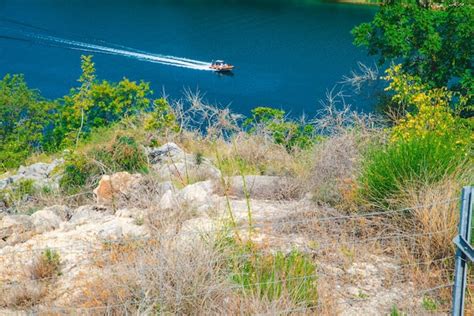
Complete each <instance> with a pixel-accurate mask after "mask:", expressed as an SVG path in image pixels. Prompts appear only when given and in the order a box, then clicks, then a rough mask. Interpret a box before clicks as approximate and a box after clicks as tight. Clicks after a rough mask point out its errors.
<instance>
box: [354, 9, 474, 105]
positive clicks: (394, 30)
mask: <svg viewBox="0 0 474 316" xmlns="http://www.w3.org/2000/svg"><path fill="white" fill-rule="evenodd" d="M434 3H435V2H434V1H429V0H423V1H401V0H391V1H387V2H386V3H385V4H384V5H382V6H381V8H380V10H379V11H378V13H377V14H376V15H375V17H374V19H373V20H372V21H371V22H369V23H363V24H361V25H359V26H357V27H355V28H354V29H353V30H352V34H353V36H354V43H355V44H356V45H358V46H365V47H367V48H368V52H369V54H371V55H378V56H379V63H380V64H384V63H385V62H387V61H397V62H401V63H402V65H403V69H404V71H406V72H407V73H409V74H412V75H416V76H419V77H420V79H421V80H422V81H423V82H424V83H426V84H428V85H429V86H430V87H432V88H435V87H438V88H439V87H443V86H446V87H449V88H450V89H451V90H453V91H458V92H460V93H461V94H462V95H463V96H465V97H466V98H469V101H468V102H466V106H468V105H471V106H472V93H473V74H472V69H473V60H474V56H473V52H474V7H473V6H472V4H469V3H468V2H467V1H465V3H463V1H443V3H441V4H437V5H435V4H434Z"/></svg>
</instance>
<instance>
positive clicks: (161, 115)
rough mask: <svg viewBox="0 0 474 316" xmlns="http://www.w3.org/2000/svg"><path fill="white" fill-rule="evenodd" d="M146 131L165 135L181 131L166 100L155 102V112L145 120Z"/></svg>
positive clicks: (161, 99)
mask: <svg viewBox="0 0 474 316" xmlns="http://www.w3.org/2000/svg"><path fill="white" fill-rule="evenodd" d="M145 130H147V131H159V132H161V133H163V134H166V133H167V132H178V131H179V126H178V124H177V121H176V115H175V113H174V112H173V109H172V108H171V106H170V105H169V103H168V101H166V99H164V98H160V99H157V100H155V101H153V110H152V112H151V113H150V114H149V115H148V117H147V118H146V119H145Z"/></svg>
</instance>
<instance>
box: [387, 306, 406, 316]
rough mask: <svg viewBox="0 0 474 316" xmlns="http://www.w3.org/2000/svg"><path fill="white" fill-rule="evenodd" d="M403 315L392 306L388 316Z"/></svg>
mask: <svg viewBox="0 0 474 316" xmlns="http://www.w3.org/2000/svg"><path fill="white" fill-rule="evenodd" d="M404 315H405V314H404V313H403V312H401V311H400V310H399V309H398V307H397V306H396V305H393V306H392V309H391V310H390V316H404Z"/></svg>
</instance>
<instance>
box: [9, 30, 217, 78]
mask: <svg viewBox="0 0 474 316" xmlns="http://www.w3.org/2000/svg"><path fill="white" fill-rule="evenodd" d="M21 33H22V35H23V36H24V37H26V38H28V39H30V40H32V41H33V42H40V43H42V44H47V45H53V46H59V47H63V48H67V49H73V50H79V51H84V52H93V53H100V54H109V55H117V56H123V57H128V58H133V59H137V60H141V61H145V62H151V63H158V64H163V65H169V66H175V67H182V68H188V69H194V70H203V71H212V69H210V68H209V66H210V65H211V63H210V62H205V61H199V60H193V59H189V58H183V57H176V56H168V55H161V54H154V53H150V52H145V51H140V50H136V49H133V48H130V47H126V46H119V45H115V44H110V43H105V44H94V43H87V42H81V41H76V40H70V39H66V38H61V37H57V36H52V35H43V34H39V33H32V32H21ZM0 37H2V38H4V39H13V37H7V36H0ZM16 39H18V40H26V39H24V38H23V39H22V38H16ZM114 46H115V47H114Z"/></svg>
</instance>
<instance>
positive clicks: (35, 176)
mask: <svg viewBox="0 0 474 316" xmlns="http://www.w3.org/2000/svg"><path fill="white" fill-rule="evenodd" d="M63 162H64V160H63V159H55V160H54V161H53V162H51V163H44V162H38V163H35V164H32V165H29V166H27V167H24V166H21V167H20V168H19V169H18V171H17V173H16V174H14V175H12V176H8V177H6V178H4V179H1V180H0V190H3V189H5V188H7V187H8V186H9V185H11V184H14V183H16V182H19V181H23V180H32V181H33V183H34V185H35V186H36V187H38V188H41V187H50V188H52V189H55V188H57V187H58V185H59V179H60V174H56V173H55V172H54V171H55V169H56V167H58V166H59V165H61V164H62V163H63Z"/></svg>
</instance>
